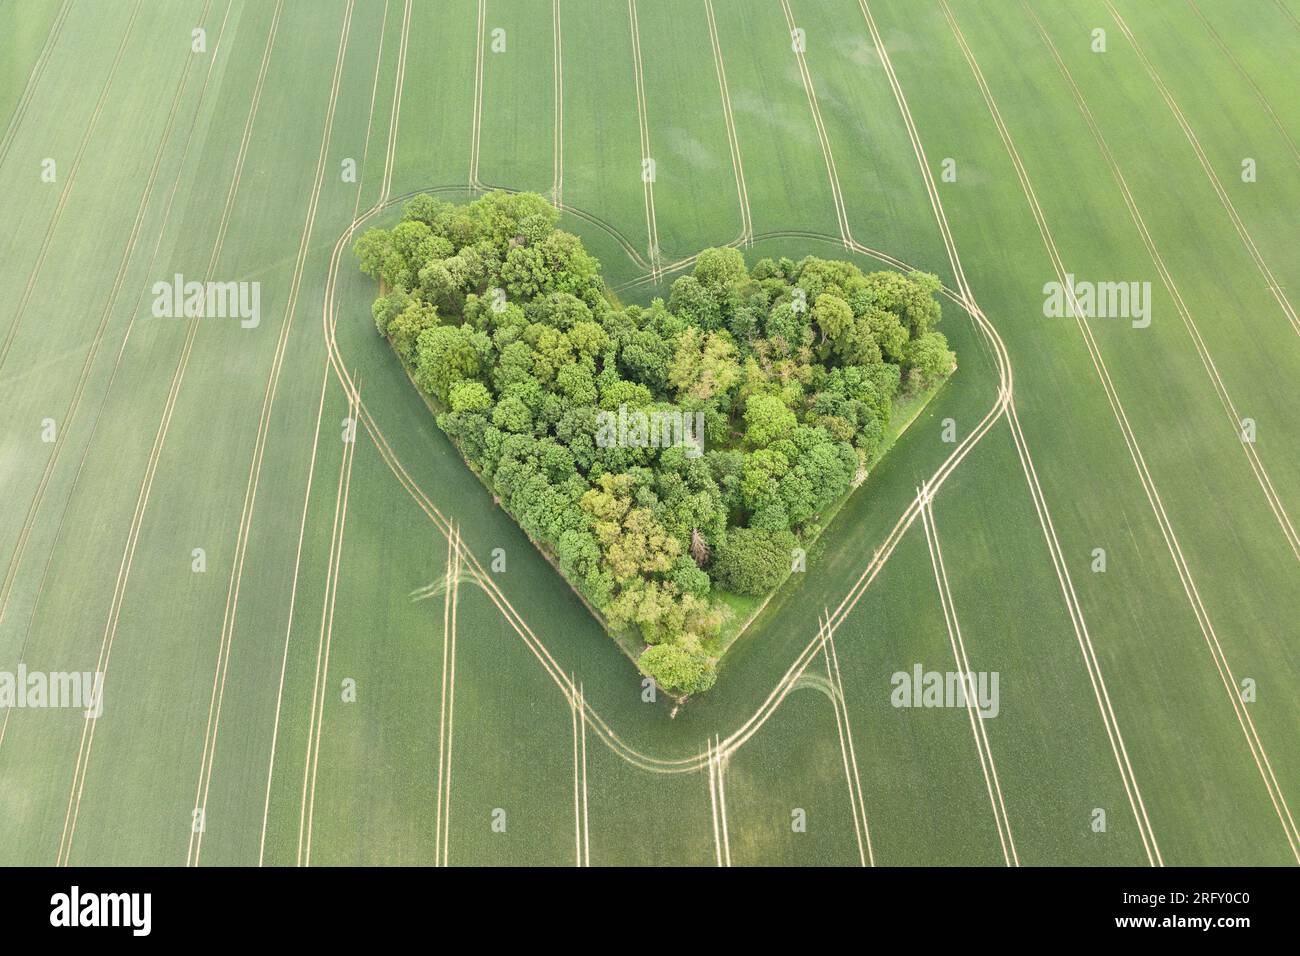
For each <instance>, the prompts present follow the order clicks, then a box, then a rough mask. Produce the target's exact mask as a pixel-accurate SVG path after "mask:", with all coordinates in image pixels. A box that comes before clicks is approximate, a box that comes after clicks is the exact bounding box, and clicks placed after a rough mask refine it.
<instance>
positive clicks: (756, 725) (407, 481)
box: [321, 186, 1013, 773]
mask: <svg viewBox="0 0 1300 956" xmlns="http://www.w3.org/2000/svg"><path fill="white" fill-rule="evenodd" d="M465 191H466V187H464V186H434V187H430V188H427V189H422V190H416V191H412V192H409V193H405V194H403V195H401V196H396V197H392V198H389V199H386V200H381V201H380V202H378V203H376V204H375V205H373V206H371V207H370V208H369V209H368V210H366V211H365V212H363V213H362V214H361V215H359V216H358V217H356V218H355V219H353V221H352V222H351V224H350V225H348V227H347V228H346V229H345V230H344V231H343V232H342V234H341V235H340V236H339V238H338V240H337V241H336V242H335V244H334V249H333V252H332V253H331V256H330V264H329V270H328V273H327V276H326V287H325V301H324V307H323V309H322V314H321V319H322V331H323V333H324V336H325V344H326V348H327V350H328V358H329V363H330V367H331V368H332V369H333V371H334V374H335V376H336V378H337V379H338V381H339V383H340V384H342V385H343V387H344V389H346V390H347V392H348V394H354V392H355V384H354V382H353V375H352V373H351V372H350V371H349V370H348V366H347V363H346V362H345V361H344V358H343V355H342V352H341V350H340V349H339V345H338V341H337V339H336V338H335V335H334V330H335V326H336V324H337V321H338V315H337V310H336V305H335V301H334V300H335V292H336V289H337V286H338V277H339V269H340V264H341V261H342V258H343V253H344V251H345V250H346V249H347V248H348V246H349V243H350V241H351V239H352V237H353V235H355V234H356V232H357V230H358V229H359V228H360V227H361V226H363V225H364V224H366V223H367V222H369V221H370V220H372V219H374V218H375V217H376V216H378V215H380V214H381V213H383V212H385V211H386V210H388V209H390V208H392V207H393V206H395V205H397V204H399V203H402V202H405V201H406V200H408V199H410V198H411V197H413V196H415V195H417V194H418V193H422V192H430V193H449V192H465ZM471 191H473V190H471ZM558 208H560V209H561V210H562V211H564V212H566V213H569V214H571V215H574V216H577V217H578V218H580V219H583V220H584V221H586V222H589V223H592V224H593V225H596V226H597V227H599V228H601V229H602V230H603V231H605V232H607V233H609V234H610V235H611V236H612V237H613V238H614V239H615V240H616V241H617V242H618V243H619V246H620V247H621V248H622V249H623V250H624V251H625V252H626V253H627V254H628V256H629V258H630V259H631V260H632V261H633V262H635V263H636V264H637V265H638V266H639V267H641V268H643V269H645V270H646V275H644V276H642V277H640V278H638V279H634V280H631V281H630V282H628V283H624V284H622V285H621V286H619V287H617V288H620V289H622V288H635V287H639V286H641V285H643V284H647V283H653V282H654V274H653V273H652V272H651V271H650V266H649V263H647V262H644V261H642V259H641V256H640V255H639V254H637V252H636V249H635V248H634V247H633V246H632V245H631V243H629V242H628V241H627V239H626V237H624V236H623V235H622V234H621V233H620V232H619V231H618V230H617V229H616V228H615V227H614V226H612V225H611V224H609V223H607V222H605V221H604V220H602V219H599V218H598V217H596V216H594V215H591V214H590V213H587V212H585V211H583V210H579V209H576V208H575V207H572V206H569V205H562V206H560V207H558ZM771 238H807V239H818V240H827V241H831V242H835V243H836V244H839V243H840V242H841V240H840V239H839V238H837V237H834V236H826V235H822V234H820V233H815V232H803V231H796V230H789V231H776V232H768V233H763V234H761V235H757V236H755V237H754V239H755V240H759V239H771ZM740 241H741V240H739V239H738V240H734V241H733V242H732V243H729V244H728V245H736V244H738V243H739V242H740ZM850 248H851V249H852V251H854V252H856V253H859V254H860V255H864V256H868V257H870V258H874V259H876V260H878V261H879V262H882V263H884V264H886V265H889V266H891V267H893V268H897V269H902V270H906V271H911V270H912V269H913V268H914V267H913V266H911V265H909V264H907V263H905V262H903V261H902V260H899V259H897V258H895V257H893V256H890V255H888V254H887V253H883V252H879V251H877V250H874V249H870V248H868V247H867V246H864V245H862V244H860V243H857V242H854V243H853V244H852V246H851V247H850ZM694 258H695V257H694V256H692V257H690V258H689V259H683V260H680V261H678V262H674V263H670V264H668V265H665V266H661V267H660V268H659V270H658V274H659V275H663V274H665V273H670V272H672V271H675V270H677V269H681V268H683V267H685V266H687V265H689V264H690V263H691V262H692V261H694ZM941 291H942V294H943V295H944V296H945V297H946V298H947V299H949V300H950V301H952V302H954V303H955V304H956V305H958V306H959V307H961V308H962V309H963V310H964V311H965V312H966V313H967V314H968V315H969V316H970V318H971V320H972V321H973V322H974V324H975V326H976V327H977V328H978V329H979V330H980V332H981V333H982V335H983V336H984V337H985V339H986V340H987V342H988V344H989V345H990V346H991V347H992V351H993V356H994V361H995V363H996V365H997V368H998V391H997V396H996V398H995V400H994V402H993V404H992V405H991V406H990V407H989V409H988V411H987V412H986V413H985V415H984V417H983V418H982V419H981V420H980V422H979V424H978V425H977V426H976V427H975V428H974V429H973V430H972V431H971V432H970V433H969V434H967V436H966V437H965V439H963V440H962V441H961V442H960V443H959V444H958V445H957V446H956V447H955V448H954V449H953V451H952V453H951V454H950V455H949V456H948V457H947V458H946V459H945V460H944V461H943V463H942V464H941V465H940V466H939V467H938V468H937V469H936V470H935V472H934V474H933V475H931V476H930V478H929V479H928V480H927V481H926V482H925V484H924V487H923V488H922V492H921V493H920V494H918V495H917V496H916V497H915V498H913V499H912V501H911V503H910V504H909V505H908V507H907V508H906V509H905V510H904V511H903V513H902V514H901V515H900V516H899V518H898V520H897V521H896V522H895V524H894V526H893V528H892V529H891V530H890V532H889V534H888V535H887V536H886V537H885V540H884V542H883V543H882V544H881V545H880V547H879V548H877V550H876V551H875V552H874V554H873V555H872V558H871V561H870V562H869V563H868V564H867V566H866V568H865V569H863V571H862V574H861V575H860V576H859V577H858V580H857V581H856V582H855V583H854V585H853V587H852V588H850V589H849V592H848V593H847V594H846V595H845V596H844V598H843V599H842V600H841V601H840V603H839V605H838V606H837V607H836V608H835V609H834V610H833V611H831V612H830V613H829V616H828V617H827V618H825V619H824V620H823V621H822V622H821V624H820V626H819V627H818V629H817V632H816V634H814V636H813V637H812V638H811V639H810V640H809V642H808V643H807V645H805V647H804V649H803V650H802V651H801V652H800V653H799V654H797V655H796V656H795V658H794V660H793V661H792V662H791V664H790V666H789V668H788V669H787V670H786V672H785V674H784V675H783V676H782V678H781V679H780V680H779V681H778V682H777V684H776V686H775V687H773V688H772V690H771V692H770V693H769V694H768V695H767V697H766V699H764V701H763V702H762V704H761V705H760V706H759V707H758V709H757V710H755V712H754V713H753V714H752V715H751V716H750V717H749V718H748V719H747V720H746V721H745V722H744V723H742V724H741V725H740V726H739V727H737V728H736V729H735V730H733V731H732V732H731V733H730V734H729V735H728V736H726V737H723V738H721V740H720V742H719V744H718V747H717V748H716V749H715V751H714V752H712V753H711V752H710V750H709V749H707V748H706V749H704V750H701V751H699V752H697V753H694V754H691V755H688V756H685V757H674V758H670V757H661V756H656V755H654V754H648V753H644V752H642V751H640V750H638V749H636V748H635V747H633V746H632V745H631V744H629V743H628V742H627V741H625V740H624V739H623V738H622V737H620V736H619V734H618V733H617V732H616V731H615V730H614V729H613V728H612V727H611V726H610V725H609V724H608V723H607V722H606V721H605V720H604V718H603V717H601V715H600V714H599V713H598V712H597V711H596V710H595V709H594V708H593V707H592V706H591V705H590V704H589V703H587V702H586V700H585V698H584V696H583V695H582V694H581V692H580V690H579V685H578V682H577V681H576V680H575V679H574V678H573V677H572V676H571V675H570V674H569V673H567V672H566V671H565V670H564V669H563V668H562V667H561V666H560V665H559V663H558V662H557V661H556V660H555V658H554V657H553V656H552V655H551V654H550V652H549V651H548V650H547V648H546V646H545V645H544V644H543V643H542V641H541V640H540V639H539V638H538V637H537V635H536V634H534V633H533V631H532V629H531V628H530V627H529V626H528V623H527V621H525V620H524V618H523V616H522V615H521V614H520V613H519V612H518V611H517V610H516V609H515V608H514V606H513V605H512V604H511V603H510V601H509V600H508V599H507V598H506V596H505V594H504V593H503V592H502V590H501V588H500V587H499V586H498V585H497V583H496V581H495V580H494V579H493V578H492V576H491V575H489V574H487V573H486V571H485V569H484V568H483V566H482V564H481V563H480V562H479V560H478V558H477V557H475V555H474V554H473V553H472V552H471V551H470V550H469V549H468V548H467V547H466V546H465V545H464V544H463V543H462V544H458V550H459V552H460V558H461V560H462V561H463V562H464V564H465V567H466V570H467V573H468V576H469V577H470V579H472V580H473V581H474V582H475V583H476V584H478V586H479V587H481V588H482V589H483V591H484V593H485V594H486V595H487V597H488V598H489V599H490V600H491V601H492V603H493V604H495V605H496V606H497V608H498V609H499V610H500V611H501V613H502V615H503V616H504V617H505V619H506V620H507V622H509V624H510V625H511V627H513V628H514V629H515V631H516V632H517V633H518V634H519V636H520V638H521V639H522V640H523V641H524V643H525V644H526V645H527V646H528V649H529V650H530V651H532V653H533V655H534V656H535V657H536V658H537V660H538V662H539V663H540V664H541V665H542V667H543V668H544V669H545V670H546V672H547V674H548V675H549V676H550V678H551V679H552V680H553V681H554V682H555V684H556V686H557V687H559V689H560V692H561V693H562V694H563V695H564V696H565V699H566V700H567V701H568V702H569V704H570V706H572V707H574V708H576V709H578V710H579V711H580V712H581V713H582V714H584V715H585V717H586V720H587V722H588V723H589V724H590V726H591V727H592V729H593V730H594V731H595V732H596V733H597V735H598V736H599V737H600V738H601V740H603V741H604V743H605V744H606V746H608V747H609V748H610V749H611V750H612V751H613V752H614V753H616V754H618V755H619V756H620V757H622V758H623V759H624V760H626V761H627V762H628V763H630V764H632V765H634V766H636V767H638V768H639V769H641V770H645V771H648V772H651V773H691V772H696V771H700V770H704V769H705V768H706V767H708V766H709V764H710V762H711V761H716V760H718V759H719V756H721V758H722V759H724V760H725V759H726V758H727V757H729V756H730V755H731V754H732V753H733V752H735V751H736V750H737V749H738V748H739V747H741V746H743V745H744V744H745V743H746V742H747V741H748V740H749V739H750V738H751V737H753V736H754V734H756V733H757V732H758V730H759V729H760V728H761V727H762V726H763V724H764V723H766V722H767V720H768V719H769V718H770V717H771V716H772V714H773V713H775V711H776V710H777V708H778V707H780V705H781V703H782V701H784V700H785V698H786V696H787V695H788V694H789V693H790V692H791V691H792V690H794V689H795V688H796V687H797V686H798V685H799V681H800V678H801V677H802V676H803V673H804V671H805V669H806V668H807V667H808V665H809V664H810V663H811V662H812V661H813V660H815V659H816V656H817V654H818V652H819V651H820V650H821V648H822V645H823V643H824V641H825V640H826V638H827V636H828V635H829V634H831V633H833V632H834V630H835V628H836V627H838V626H839V625H840V624H841V623H842V622H843V621H844V619H845V618H846V617H847V616H848V614H849V613H850V612H851V611H852V610H853V608H854V606H855V605H856V604H857V602H858V600H859V599H860V598H861V597H862V595H863V594H864V593H865V592H866V589H867V588H868V587H869V586H870V585H871V582H872V581H874V580H875V578H876V575H877V574H879V572H880V570H881V568H882V567H883V566H884V564H885V562H886V561H888V560H889V558H890V556H891V555H892V554H893V552H894V549H895V548H896V547H897V546H898V543H899V542H900V541H901V540H902V538H903V535H904V534H905V533H906V532H907V530H908V529H909V528H910V527H911V526H912V524H913V523H914V522H915V521H916V520H917V519H918V518H920V517H921V515H922V512H923V510H924V508H925V507H926V504H925V502H926V501H928V500H930V499H932V498H933V496H934V495H935V493H936V492H938V490H939V489H940V488H941V487H942V486H943V483H944V482H945V481H947V479H948V477H949V476H950V475H951V474H952V472H953V471H954V470H955V469H956V467H957V465H959V464H960V463H961V461H962V460H963V459H964V458H965V457H966V456H967V455H968V454H970V452H971V450H972V449H973V448H974V447H975V446H976V445H977V444H978V443H979V442H980V441H981V440H982V439H983V438H984V436H985V435H986V434H988V432H989V431H990V430H991V429H992V428H993V426H994V425H996V424H997V422H998V421H999V420H1000V419H1001V418H1002V417H1003V416H1005V415H1007V414H1008V410H1009V409H1010V408H1011V407H1012V396H1013V377H1012V370H1011V361H1010V358H1009V356H1008V354H1007V350H1006V347H1005V345H1004V344H1003V342H1002V338H1001V336H999V335H998V332H997V329H996V328H994V326H993V324H992V323H991V322H990V321H989V320H988V318H987V316H985V315H984V313H983V312H982V311H981V310H980V308H979V307H978V306H977V305H975V304H974V303H973V302H971V301H968V299H967V298H966V297H964V296H962V295H961V294H960V293H958V292H956V291H954V290H952V289H950V288H948V287H947V286H944V287H942V289H941ZM358 419H359V421H360V422H361V423H362V424H364V425H365V427H366V430H367V431H368V432H369V434H370V435H371V437H372V438H373V439H374V442H375V447H376V448H377V449H378V451H379V453H380V456H381V457H382V458H383V460H384V463H385V464H386V465H387V466H388V468H389V469H390V470H391V471H392V472H393V474H394V476H395V477H396V478H397V480H398V481H399V482H400V483H401V485H402V487H403V488H405V489H406V491H407V493H408V494H409V495H410V496H411V498H412V499H413V500H414V501H415V503H416V504H417V505H418V506H419V507H420V509H421V510H422V511H424V513H425V514H426V515H427V516H428V517H429V519H430V521H432V522H433V524H434V525H435V526H437V528H438V530H439V531H440V532H441V533H442V534H443V535H444V537H447V538H448V539H449V540H450V539H451V538H452V532H451V528H452V521H451V518H450V516H449V515H447V514H444V513H443V512H442V511H441V510H440V509H439V508H438V506H437V505H436V504H434V502H433V500H432V499H431V498H430V497H429V495H428V494H426V493H425V491H424V489H423V488H421V487H420V485H419V484H418V483H417V482H416V480H415V479H414V478H413V477H412V475H411V474H410V472H409V471H408V470H407V469H406V467H405V466H404V465H403V464H402V462H401V460H400V459H399V458H398V457H397V454H396V453H395V452H394V451H393V448H392V446H391V445H390V444H389V442H388V439H387V438H386V437H385V435H384V432H383V429H382V428H381V427H380V425H379V423H378V422H377V421H376V420H375V417H374V415H373V414H372V413H371V411H370V409H369V408H368V407H367V405H366V403H365V401H364V400H360V401H359V413H358ZM923 496H924V500H923Z"/></svg>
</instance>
